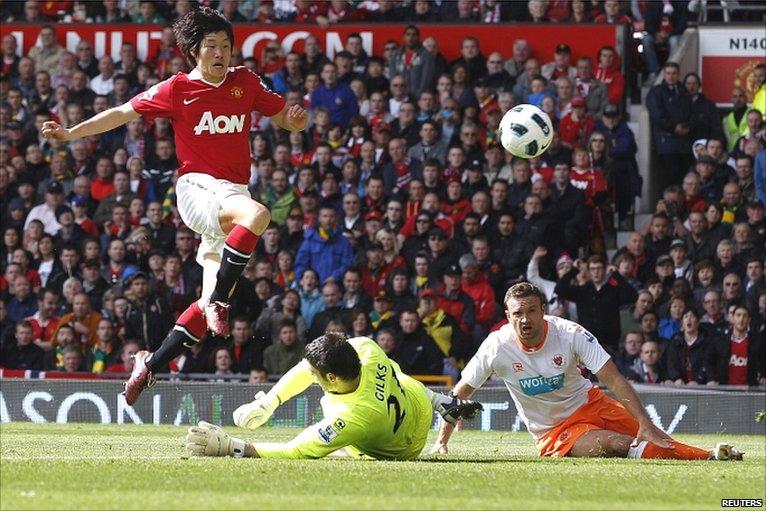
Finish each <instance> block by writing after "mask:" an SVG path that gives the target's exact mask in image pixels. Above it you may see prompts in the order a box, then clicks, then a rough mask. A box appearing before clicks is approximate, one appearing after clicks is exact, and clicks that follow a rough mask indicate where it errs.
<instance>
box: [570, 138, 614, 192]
mask: <svg viewBox="0 0 766 511" xmlns="http://www.w3.org/2000/svg"><path fill="white" fill-rule="evenodd" d="M572 160H573V161H574V166H573V167H572V170H571V171H570V173H569V180H570V181H571V183H572V184H573V185H574V186H575V188H578V189H580V190H582V191H583V193H584V194H585V202H586V203H587V204H588V205H590V206H593V205H595V204H598V203H599V202H600V201H601V200H603V198H604V196H605V195H606V180H605V179H604V176H603V175H602V174H601V173H600V172H598V171H596V170H594V169H593V168H591V166H590V162H589V158H588V152H587V151H586V150H585V149H583V148H582V147H578V148H576V149H575V150H574V153H573V154H572Z"/></svg>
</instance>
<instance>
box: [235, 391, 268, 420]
mask: <svg viewBox="0 0 766 511" xmlns="http://www.w3.org/2000/svg"><path fill="white" fill-rule="evenodd" d="M279 405H280V401H279V397H278V396H276V395H272V394H266V393H265V392H263V391H261V392H259V393H257V394H256V395H255V401H253V402H252V403H246V404H244V405H242V406H240V407H239V408H237V409H236V410H234V414H233V415H234V424H236V425H237V426H239V427H240V428H246V429H255V428H257V427H259V426H262V425H263V424H265V423H266V421H268V420H269V417H271V415H272V414H273V413H274V410H276V409H277V407H278V406H279Z"/></svg>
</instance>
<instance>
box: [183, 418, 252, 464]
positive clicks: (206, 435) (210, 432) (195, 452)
mask: <svg viewBox="0 0 766 511" xmlns="http://www.w3.org/2000/svg"><path fill="white" fill-rule="evenodd" d="M186 450H187V451H189V454H191V455H192V456H233V457H235V458H242V457H243V456H244V455H245V441H244V440H240V439H239V438H234V437H230V436H229V435H228V434H226V433H225V432H224V431H223V430H222V429H221V428H220V427H218V426H215V425H213V424H210V423H209V422H205V421H199V423H198V424H197V425H196V426H192V427H190V428H189V431H188V432H187V433H186Z"/></svg>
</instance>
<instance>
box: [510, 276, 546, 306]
mask: <svg viewBox="0 0 766 511" xmlns="http://www.w3.org/2000/svg"><path fill="white" fill-rule="evenodd" d="M530 296H536V297H537V298H538V299H539V300H540V306H541V307H543V309H545V305H546V304H547V303H548V299H547V298H546V297H545V294H543V292H542V291H540V289H538V287H537V286H535V285H534V284H531V283H529V282H519V283H518V284H514V285H512V286H511V287H510V288H509V289H508V291H506V293H505V298H504V299H503V303H507V302H508V300H510V299H511V298H515V299H517V300H518V299H519V298H528V297H530Z"/></svg>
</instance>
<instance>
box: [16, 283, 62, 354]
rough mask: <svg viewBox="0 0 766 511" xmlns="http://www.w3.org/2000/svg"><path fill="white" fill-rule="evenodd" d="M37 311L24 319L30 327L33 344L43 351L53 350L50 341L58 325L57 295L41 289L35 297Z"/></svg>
mask: <svg viewBox="0 0 766 511" xmlns="http://www.w3.org/2000/svg"><path fill="white" fill-rule="evenodd" d="M37 307H38V310H37V312H36V313H35V314H33V315H32V316H29V317H27V318H25V319H24V321H27V322H28V323H29V325H30V326H31V327H32V335H33V339H34V343H35V344H37V345H38V346H39V347H41V348H42V349H44V350H45V351H50V350H51V349H52V348H53V345H52V344H51V340H52V339H53V333H54V332H55V331H56V328H57V327H58V324H59V319H60V318H59V316H58V314H57V312H58V308H59V295H57V294H56V292H55V291H52V290H50V289H43V290H41V291H40V293H39V294H38V297H37Z"/></svg>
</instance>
